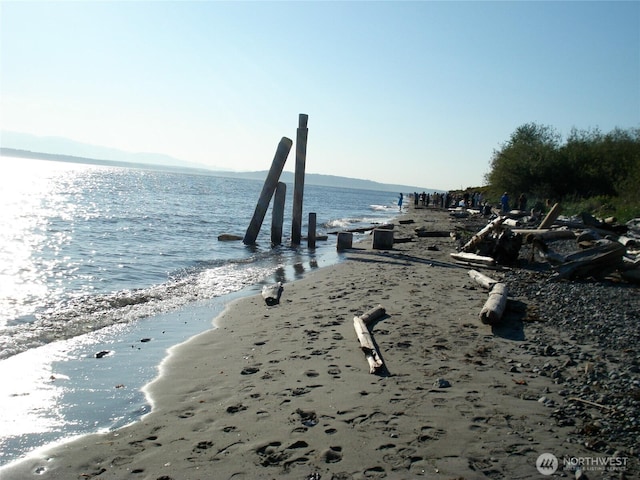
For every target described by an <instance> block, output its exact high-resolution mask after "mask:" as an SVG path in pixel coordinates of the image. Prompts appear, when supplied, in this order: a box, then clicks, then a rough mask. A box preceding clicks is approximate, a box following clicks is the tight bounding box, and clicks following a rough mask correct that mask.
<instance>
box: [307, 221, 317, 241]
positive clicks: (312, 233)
mask: <svg viewBox="0 0 640 480" xmlns="http://www.w3.org/2000/svg"><path fill="white" fill-rule="evenodd" d="M307 239H308V240H307V241H308V246H309V248H316V214H315V213H310V214H309V232H308V233H307Z"/></svg>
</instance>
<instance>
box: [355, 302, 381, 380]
mask: <svg viewBox="0 0 640 480" xmlns="http://www.w3.org/2000/svg"><path fill="white" fill-rule="evenodd" d="M385 313H386V310H385V309H384V307H383V306H382V305H378V306H377V307H374V308H372V309H371V310H369V311H367V312H365V313H363V314H362V315H360V316H355V317H353V328H354V329H355V331H356V335H357V336H358V341H359V342H360V348H361V349H362V351H363V352H364V355H365V357H366V359H367V362H368V363H369V373H376V372H379V371H380V370H382V368H383V367H384V363H383V362H382V359H381V358H380V353H379V352H378V350H377V348H376V346H375V343H373V338H372V337H371V333H370V332H369V325H371V323H373V322H374V321H375V320H377V319H378V318H380V317H382V316H383V315H384V314H385Z"/></svg>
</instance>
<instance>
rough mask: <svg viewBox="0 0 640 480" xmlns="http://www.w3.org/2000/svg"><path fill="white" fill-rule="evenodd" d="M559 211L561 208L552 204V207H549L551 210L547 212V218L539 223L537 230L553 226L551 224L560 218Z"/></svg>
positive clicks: (556, 204)
mask: <svg viewBox="0 0 640 480" xmlns="http://www.w3.org/2000/svg"><path fill="white" fill-rule="evenodd" d="M561 211H562V208H561V207H560V204H559V203H554V204H553V207H551V210H549V213H547V216H546V217H544V219H543V220H542V222H540V226H539V227H538V228H540V229H545V228H550V227H551V225H553V223H554V222H555V221H556V220H557V219H558V217H559V216H560V212H561Z"/></svg>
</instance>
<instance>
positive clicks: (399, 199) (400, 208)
mask: <svg viewBox="0 0 640 480" xmlns="http://www.w3.org/2000/svg"><path fill="white" fill-rule="evenodd" d="M398 210H399V211H402V193H401V194H400V196H399V197H398Z"/></svg>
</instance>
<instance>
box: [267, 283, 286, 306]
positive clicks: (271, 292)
mask: <svg viewBox="0 0 640 480" xmlns="http://www.w3.org/2000/svg"><path fill="white" fill-rule="evenodd" d="M282 290H283V288H282V283H281V282H278V283H274V284H273V285H265V286H264V287H262V298H264V301H265V303H266V304H267V305H269V306H270V307H271V306H273V305H277V304H279V303H280V296H281V295H282Z"/></svg>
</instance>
